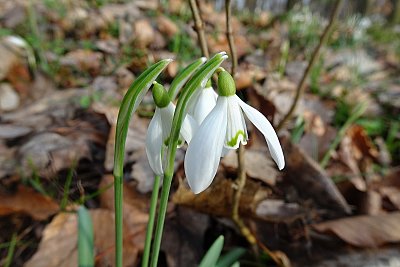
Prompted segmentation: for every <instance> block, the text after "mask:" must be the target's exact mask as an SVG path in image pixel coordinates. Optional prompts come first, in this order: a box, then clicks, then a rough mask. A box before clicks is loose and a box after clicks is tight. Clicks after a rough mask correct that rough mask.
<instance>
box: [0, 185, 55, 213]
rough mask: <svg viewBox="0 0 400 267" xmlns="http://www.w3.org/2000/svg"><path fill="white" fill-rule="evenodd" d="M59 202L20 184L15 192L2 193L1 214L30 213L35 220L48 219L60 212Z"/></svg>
mask: <svg viewBox="0 0 400 267" xmlns="http://www.w3.org/2000/svg"><path fill="white" fill-rule="evenodd" d="M58 210H59V206H58V204H57V203H56V202H55V201H54V200H53V199H51V198H50V197H47V196H44V195H42V194H40V193H38V192H36V191H35V190H33V189H31V188H28V187H25V186H23V185H19V186H18V190H17V191H16V192H15V193H0V215H2V216H4V215H9V214H14V213H23V214H28V215H29V216H31V217H32V218H33V219H35V220H46V219H47V218H49V217H50V216H51V215H53V214H55V213H56V212H58Z"/></svg>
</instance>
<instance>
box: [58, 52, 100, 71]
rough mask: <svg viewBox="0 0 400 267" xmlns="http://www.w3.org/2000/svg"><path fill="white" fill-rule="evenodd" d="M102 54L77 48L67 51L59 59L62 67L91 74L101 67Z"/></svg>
mask: <svg viewBox="0 0 400 267" xmlns="http://www.w3.org/2000/svg"><path fill="white" fill-rule="evenodd" d="M102 60H103V54H102V53H100V52H93V51H90V50H83V49H77V50H74V51H71V52H69V53H68V54H66V55H65V56H64V57H62V58H61V59H60V64H61V66H62V67H71V68H73V69H74V70H80V71H88V72H90V73H91V74H92V75H94V74H98V73H99V72H100V69H101V67H102Z"/></svg>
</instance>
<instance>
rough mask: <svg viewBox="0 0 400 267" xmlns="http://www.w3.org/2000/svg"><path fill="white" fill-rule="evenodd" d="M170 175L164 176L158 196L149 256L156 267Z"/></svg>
mask: <svg viewBox="0 0 400 267" xmlns="http://www.w3.org/2000/svg"><path fill="white" fill-rule="evenodd" d="M171 183H172V175H170V176H166V175H165V176H164V180H163V186H162V190H161V198H160V210H159V213H158V220H157V228H156V234H155V238H154V243H153V254H152V256H151V264H150V266H152V267H157V262H158V255H159V254H160V248H161V240H162V234H163V230H164V222H165V215H166V213H167V206H168V197H169V191H170V189H171Z"/></svg>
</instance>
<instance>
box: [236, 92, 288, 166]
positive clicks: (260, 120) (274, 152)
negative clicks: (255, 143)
mask: <svg viewBox="0 0 400 267" xmlns="http://www.w3.org/2000/svg"><path fill="white" fill-rule="evenodd" d="M235 98H236V99H237V102H238V103H239V105H240V107H241V108H242V109H243V111H244V113H245V114H246V116H247V118H248V119H249V120H250V121H251V122H252V123H253V124H254V126H256V127H257V129H258V130H260V132H261V133H262V134H263V135H264V137H265V140H266V141H267V144H268V148H269V152H270V153H271V156H272V158H273V159H274V160H275V162H276V164H277V165H278V168H279V169H280V170H282V169H283V167H285V158H284V156H283V151H282V147H281V144H280V143H279V139H278V136H277V135H276V132H275V130H274V128H273V127H272V125H271V123H270V122H269V121H268V120H267V118H265V117H264V115H262V114H261V113H260V112H259V111H258V110H256V109H255V108H253V107H251V106H249V105H247V104H246V103H244V102H243V101H242V100H241V99H240V98H239V97H238V96H237V95H235Z"/></svg>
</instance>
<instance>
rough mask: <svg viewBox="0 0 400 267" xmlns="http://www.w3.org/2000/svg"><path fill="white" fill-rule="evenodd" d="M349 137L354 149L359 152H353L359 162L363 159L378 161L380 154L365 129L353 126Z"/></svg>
mask: <svg viewBox="0 0 400 267" xmlns="http://www.w3.org/2000/svg"><path fill="white" fill-rule="evenodd" d="M348 135H349V137H350V138H351V140H352V142H353V146H354V148H355V149H357V150H358V151H354V152H353V153H354V154H355V156H356V157H357V159H358V160H360V159H362V158H363V157H370V158H371V159H373V160H377V159H378V156H379V152H378V150H377V149H376V147H375V145H374V144H373V143H372V140H371V139H370V138H369V137H368V134H367V132H366V131H365V130H364V128H363V127H361V126H359V125H353V126H351V127H350V128H349V129H348Z"/></svg>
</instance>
